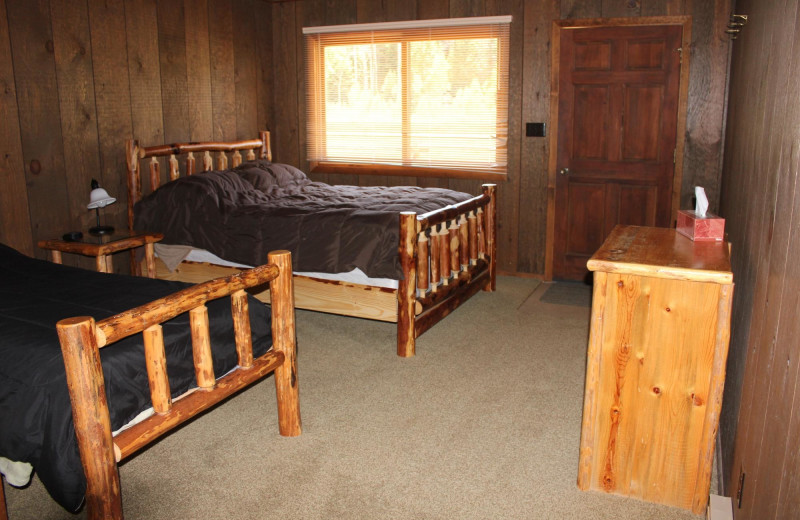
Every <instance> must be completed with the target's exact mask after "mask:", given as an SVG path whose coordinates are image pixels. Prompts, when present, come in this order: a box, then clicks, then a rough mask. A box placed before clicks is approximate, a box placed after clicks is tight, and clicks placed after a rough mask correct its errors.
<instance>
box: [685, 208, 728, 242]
mask: <svg viewBox="0 0 800 520" xmlns="http://www.w3.org/2000/svg"><path fill="white" fill-rule="evenodd" d="M675 228H676V230H677V231H678V233H680V234H681V235H686V236H687V237H689V238H691V239H692V240H722V239H723V235H724V234H725V219H724V218H722V217H718V216H716V215H713V214H711V213H708V212H706V216H705V217H698V216H697V214H696V213H695V212H694V211H693V210H686V209H680V210H678V223H677V225H676V226H675Z"/></svg>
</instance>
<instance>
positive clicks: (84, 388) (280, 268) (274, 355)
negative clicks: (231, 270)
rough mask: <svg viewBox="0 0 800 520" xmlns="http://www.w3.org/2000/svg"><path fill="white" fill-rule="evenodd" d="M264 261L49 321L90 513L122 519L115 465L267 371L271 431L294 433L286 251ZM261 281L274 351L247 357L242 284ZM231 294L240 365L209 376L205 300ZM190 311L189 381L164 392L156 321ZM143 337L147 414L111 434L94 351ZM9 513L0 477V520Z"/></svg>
mask: <svg viewBox="0 0 800 520" xmlns="http://www.w3.org/2000/svg"><path fill="white" fill-rule="evenodd" d="M268 261H269V263H268V264H266V265H262V266H259V267H256V268H253V269H249V270H245V271H242V272H240V273H237V274H235V275H232V276H228V277H226V278H218V279H214V280H210V281H207V282H205V283H202V284H199V285H195V286H192V287H188V288H186V289H183V290H181V291H179V292H176V293H173V294H170V295H168V296H166V297H163V298H160V299H158V300H155V301H152V302H150V303H147V304H144V305H140V306H138V307H135V308H133V309H130V310H127V311H125V312H122V313H119V314H117V315H115V316H111V317H108V318H106V319H103V320H100V321H97V322H95V320H94V318H92V317H88V316H80V317H74V318H67V319H63V320H61V321H59V322H58V323H57V325H56V329H57V332H58V338H59V341H60V343H61V350H62V353H63V357H64V365H65V368H66V376H67V386H68V388H69V394H70V401H71V403H72V415H73V421H74V425H75V433H76V437H77V440H78V448H79V451H80V458H81V462H82V464H83V469H84V474H85V476H86V510H87V516H88V518H89V519H91V520H100V519H121V518H123V512H122V500H121V490H120V482H119V472H118V469H117V464H118V463H119V462H121V461H123V460H125V459H126V458H128V457H130V456H131V455H133V454H135V453H136V452H138V451H139V450H141V449H142V448H144V447H145V446H146V445H148V444H150V443H151V442H153V441H154V440H156V439H158V438H159V437H161V436H163V435H165V434H166V433H168V432H169V431H171V430H173V429H174V428H176V427H177V426H179V425H181V424H183V423H184V422H186V421H188V420H190V419H191V418H192V417H194V416H196V415H197V414H199V413H201V412H203V411H205V410H207V409H209V408H211V407H212V406H214V405H216V404H217V403H219V402H220V401H222V400H224V399H226V398H228V397H230V396H231V395H233V394H234V393H236V392H238V391H239V390H242V389H244V388H246V387H247V386H249V385H251V384H253V383H255V382H257V381H260V380H261V379H263V378H264V377H266V376H267V375H268V374H270V373H271V372H274V377H275V389H276V394H277V402H278V423H279V431H280V434H281V435H283V436H297V435H300V433H301V420H300V408H299V392H298V379H297V357H296V338H295V321H294V299H293V288H292V277H291V254H290V253H289V252H288V251H274V252H272V253H270V254H269V260H268ZM265 283H269V286H270V290H271V292H272V294H273V301H272V304H271V319H272V323H271V327H272V341H273V343H272V348H271V349H269V350H268V351H267V352H266V353H265V354H263V355H261V356H259V357H256V358H254V357H253V345H252V337H251V333H250V315H249V311H248V306H249V304H248V301H247V293H246V289H249V288H251V287H256V286H260V285H263V284H265ZM226 296H230V298H231V313H232V316H233V325H234V326H233V333H234V336H235V337H234V338H231V340H232V341H235V345H236V354H237V357H238V366H237V368H235V369H234V370H233V371H231V372H229V373H228V374H226V375H224V376H222V377H220V378H218V379H215V377H214V368H213V365H212V361H213V360H212V355H211V349H212V347H211V343H210V335H209V319H208V311H207V308H206V307H205V303H206V302H208V301H210V300H215V299H218V298H223V297H226ZM185 312H188V313H189V315H190V327H191V338H192V351H193V358H194V370H195V379H196V383H197V388H194V389H192V390H189V391H188V392H186V393H184V394H182V395H181V396H178V397H176V398H175V399H173V398H172V397H171V392H170V387H169V380H168V379H167V372H166V358H165V350H164V336H163V332H162V328H161V325H160V324H161V323H163V322H165V321H168V320H170V319H172V318H174V317H175V316H178V315H180V314H183V313H185ZM134 334H142V337H143V342H144V351H145V360H146V365H147V376H148V381H149V386H150V397H151V401H152V405H153V411H154V414H153V415H151V416H150V417H148V418H146V419H144V420H142V421H141V422H138V423H136V424H134V425H133V426H131V427H129V428H127V429H124V430H122V431H121V432H118V433H117V434H116V435H113V436H112V431H111V419H110V416H109V408H108V403H107V401H106V390H105V383H104V377H103V368H102V365H101V362H100V349H101V348H103V347H106V346H108V345H110V344H113V343H114V342H116V341H119V340H121V339H123V338H125V337H128V336H131V335H134ZM7 515H8V512H7V509H6V505H5V497H4V493H3V484H2V479H0V518H4V519H6V518H7Z"/></svg>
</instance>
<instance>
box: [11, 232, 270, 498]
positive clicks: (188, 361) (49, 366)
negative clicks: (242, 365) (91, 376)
mask: <svg viewBox="0 0 800 520" xmlns="http://www.w3.org/2000/svg"><path fill="white" fill-rule="evenodd" d="M188 285H189V284H184V283H179V282H168V281H164V280H152V279H149V278H137V277H132V276H124V275H115V274H102V273H96V272H93V271H86V270H82V269H76V268H72V267H68V266H61V265H56V264H52V263H50V262H45V261H42V260H36V259H32V258H29V257H27V256H25V255H22V254H21V253H18V252H17V251H15V250H13V249H11V248H8V247H7V246H4V245H2V244H0V331H2V334H0V456H3V457H6V458H8V459H11V460H16V461H22V462H29V463H30V464H32V465H33V467H34V471H36V472H37V474H38V476H39V479H40V480H41V481H42V483H43V484H44V485H45V487H46V488H47V490H48V491H49V492H50V494H51V495H52V496H53V498H54V499H56V500H57V501H58V502H59V503H60V504H61V505H62V506H64V507H65V508H66V509H68V510H71V511H74V510H76V509H77V508H79V507H80V505H81V502H82V500H83V495H84V492H85V488H86V481H85V477H84V474H83V469H82V466H81V462H80V456H79V453H78V447H77V442H76V439H75V432H74V427H73V423H72V409H71V407H70V401H69V394H68V391H67V384H66V379H65V370H64V363H63V359H62V356H61V348H60V346H59V342H58V337H57V334H56V322H58V321H59V320H60V319H62V318H67V317H71V316H93V317H94V318H95V319H102V318H105V317H108V316H112V315H114V314H117V313H119V312H121V311H124V310H127V309H129V308H132V307H135V306H137V305H141V304H143V303H147V302H149V301H151V300H155V299H157V298H160V297H162V296H165V295H167V294H170V293H173V292H176V291H178V290H180V289H182V288H184V287H186V286H188ZM208 309H209V318H210V322H211V327H210V328H211V344H212V348H213V351H214V370H215V373H216V375H217V377H219V376H221V375H223V374H224V373H226V372H228V371H229V370H231V369H232V368H234V367H235V366H236V364H237V359H236V352H235V347H234V345H233V338H234V336H233V332H232V330H233V324H232V320H231V314H230V299H229V298H222V299H219V300H215V301H213V302H209V304H208ZM250 318H251V319H250V321H251V326H252V331H253V350H254V355H256V356H258V355H261V354H263V353H264V352H266V351H267V350H268V349H269V345H271V343H272V341H271V333H270V325H269V319H270V316H269V309H268V308H267V307H266V306H265V305H263V304H261V303H260V302H258V301H257V300H255V299H252V298H251V300H250ZM164 342H165V345H166V352H167V367H168V374H169V379H170V386H171V389H172V393H173V397H175V396H177V395H179V394H182V393H183V392H185V391H186V390H188V389H189V388H190V387H193V386H196V385H195V382H194V370H193V365H192V353H191V337H190V329H189V318H188V315H187V314H184V315H182V316H178V317H176V318H175V319H173V320H171V321H169V322H167V323H165V324H164ZM100 352H101V356H100V357H101V360H102V364H103V373H104V375H105V381H106V394H107V397H108V403H109V409H110V414H111V428H112V430H116V429H119V428H120V427H121V426H123V425H124V424H125V423H127V422H128V421H130V420H131V419H132V418H133V417H135V416H136V415H137V414H138V413H139V412H141V411H142V410H145V409H147V408H149V407H150V406H151V404H150V394H149V390H148V383H147V374H146V371H145V365H144V354H143V352H142V347H141V334H136V335H134V336H131V337H129V338H126V339H125V340H122V341H120V342H118V343H115V344H113V345H110V346H108V347H105V348H103V349H101V351H100Z"/></svg>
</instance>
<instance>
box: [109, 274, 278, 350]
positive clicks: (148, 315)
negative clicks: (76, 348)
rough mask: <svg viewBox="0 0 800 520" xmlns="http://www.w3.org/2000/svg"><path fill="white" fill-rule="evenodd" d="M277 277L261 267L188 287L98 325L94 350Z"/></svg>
mask: <svg viewBox="0 0 800 520" xmlns="http://www.w3.org/2000/svg"><path fill="white" fill-rule="evenodd" d="M278 274H279V271H278V267H277V266H275V265H270V264H267V265H262V266H259V267H255V268H253V269H249V270H247V271H242V272H240V273H238V274H233V275H230V276H227V277H225V278H217V279H215V280H210V281H208V282H205V283H202V284H199V285H195V286H192V287H187V288H186V289H183V290H181V291H178V292H176V293H174V294H171V295H169V296H166V297H164V298H159V299H158V300H155V301H152V302H150V303H146V304H144V305H140V306H139V307H135V308H133V309H130V310H128V311H125V312H123V313H120V314H117V315H114V316H110V317H108V318H106V319H104V320H101V321H99V322H97V332H98V333H97V346H98V347H104V346H106V345H108V344H110V343H114V342H115V341H119V340H120V339H122V338H125V337H127V336H130V335H132V334H135V333H137V332H141V331H143V330H144V329H146V328H148V327H150V326H152V325H156V324H158V323H162V322H164V321H167V320H170V319H172V318H174V317H175V316H178V315H179V314H183V313H184V312H186V311H190V310H192V309H194V308H196V307H200V306H201V305H203V304H205V303H206V302H208V301H210V300H216V299H217V298H221V297H223V296H227V295H229V294H231V293H232V292H235V291H239V290H243V289H248V288H250V287H255V286H258V285H263V284H265V283H267V282H269V281H271V280H274V279H275V278H277V276H278Z"/></svg>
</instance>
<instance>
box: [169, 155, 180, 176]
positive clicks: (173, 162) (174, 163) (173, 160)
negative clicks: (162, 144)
mask: <svg viewBox="0 0 800 520" xmlns="http://www.w3.org/2000/svg"><path fill="white" fill-rule="evenodd" d="M180 175H181V169H180V167H179V166H178V158H177V157H175V154H170V156H169V180H171V181H174V180H175V179H177V178H178V177H180Z"/></svg>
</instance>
